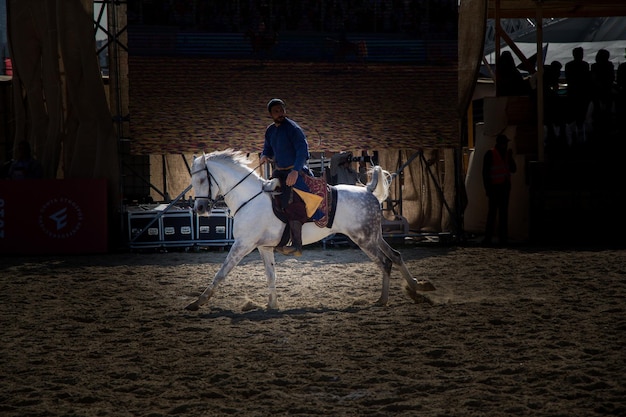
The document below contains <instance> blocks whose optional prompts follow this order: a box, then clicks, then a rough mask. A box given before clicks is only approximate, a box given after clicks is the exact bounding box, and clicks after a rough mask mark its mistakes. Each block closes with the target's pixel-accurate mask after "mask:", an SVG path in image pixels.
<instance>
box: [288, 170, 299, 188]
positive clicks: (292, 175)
mask: <svg viewBox="0 0 626 417" xmlns="http://www.w3.org/2000/svg"><path fill="white" fill-rule="evenodd" d="M297 180H298V171H291V172H290V173H289V175H287V179H286V180H285V184H287V185H288V186H289V187H292V186H293V185H294V184H295V183H296V181H297Z"/></svg>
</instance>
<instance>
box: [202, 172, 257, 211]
mask: <svg viewBox="0 0 626 417" xmlns="http://www.w3.org/2000/svg"><path fill="white" fill-rule="evenodd" d="M260 166H261V165H259V166H257V167H256V168H254V169H253V170H252V171H250V172H248V173H247V174H246V175H245V176H244V177H243V178H242V179H240V180H239V181H238V182H237V184H235V185H233V186H232V187H231V189H230V190H228V191H226V192H225V193H224V194H218V195H217V196H216V197H215V200H214V199H213V198H211V195H212V194H213V193H212V192H211V182H215V186H216V187H217V189H218V191H219V190H220V185H219V183H218V182H217V180H216V179H215V177H214V176H213V174H211V171H209V166H208V165H207V163H206V160H205V161H204V167H203V168H200V169H199V170H196V171H192V172H191V173H190V175H191V176H192V177H193V176H194V175H195V174H198V173H200V172H202V171H206V173H207V178H208V180H209V195H208V196H196V197H195V198H196V199H199V198H203V199H206V200H208V201H209V208H208V210H207V211H208V212H211V211H212V210H213V207H214V206H215V204H217V203H218V202H220V201H224V197H226V196H227V195H228V193H230V192H231V191H233V190H234V189H235V188H237V186H238V185H239V184H241V183H242V182H244V181H245V180H246V178H248V177H249V176H250V175H252V173H253V172H254V171H255V170H256V169H257V168H259V167H260ZM261 194H263V187H261V190H260V191H259V192H258V193H256V194H255V195H253V196H252V197H250V198H249V199H248V200H246V201H244V203H243V204H242V205H240V206H239V207H238V208H237V210H235V211H234V212H233V214H232V216H230V217H235V215H236V214H237V212H238V211H239V210H241V209H242V208H243V207H244V206H245V205H246V204H248V203H249V202H250V201H252V200H254V199H255V198H256V197H258V196H260V195H261Z"/></svg>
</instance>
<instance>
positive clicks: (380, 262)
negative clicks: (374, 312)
mask: <svg viewBox="0 0 626 417" xmlns="http://www.w3.org/2000/svg"><path fill="white" fill-rule="evenodd" d="M352 240H353V242H355V243H356V244H357V245H358V246H359V248H361V250H362V251H363V252H364V253H365V254H366V255H367V257H368V258H370V260H371V261H372V262H374V264H376V266H377V267H378V268H379V269H380V270H381V272H382V273H383V276H382V289H381V292H380V297H379V298H378V300H377V301H376V305H379V306H384V305H387V302H388V301H389V280H390V277H391V269H392V267H393V262H392V261H391V259H390V258H389V257H387V256H385V254H384V253H383V251H381V250H380V248H378V246H377V245H376V244H374V242H371V241H368V242H364V241H358V240H355V239H352Z"/></svg>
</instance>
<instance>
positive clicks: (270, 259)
mask: <svg viewBox="0 0 626 417" xmlns="http://www.w3.org/2000/svg"><path fill="white" fill-rule="evenodd" d="M258 249H259V253H260V254H261V258H262V259H263V265H265V277H266V278H267V289H268V292H269V299H268V301H267V308H268V309H270V310H275V309H276V308H278V297H277V295H276V268H275V262H274V248H272V247H269V248H268V247H259V248H258Z"/></svg>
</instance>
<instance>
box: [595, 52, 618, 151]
mask: <svg viewBox="0 0 626 417" xmlns="http://www.w3.org/2000/svg"><path fill="white" fill-rule="evenodd" d="M610 57H611V54H610V53H609V51H607V50H606V49H600V50H599V51H598V52H597V53H596V62H594V63H593V64H591V71H590V72H591V86H592V90H591V91H592V100H593V113H592V116H593V130H594V132H596V133H597V135H596V139H598V140H602V138H603V137H604V136H605V135H606V134H607V133H609V132H610V131H611V128H612V124H613V123H612V120H611V115H612V113H613V82H614V81H615V68H614V66H613V63H612V62H611V61H610V60H609V58H610Z"/></svg>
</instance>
